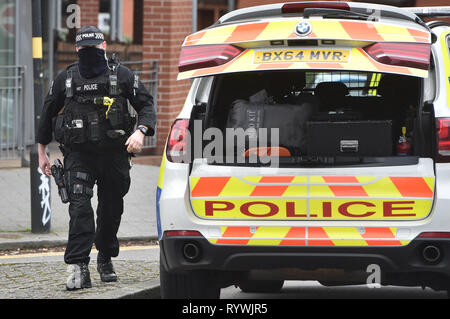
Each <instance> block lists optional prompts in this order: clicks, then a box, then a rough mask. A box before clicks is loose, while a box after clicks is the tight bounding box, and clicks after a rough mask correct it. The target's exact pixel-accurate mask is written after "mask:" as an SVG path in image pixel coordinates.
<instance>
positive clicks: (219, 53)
mask: <svg viewBox="0 0 450 319" xmlns="http://www.w3.org/2000/svg"><path fill="white" fill-rule="evenodd" d="M243 51H244V49H242V48H238V47H235V46H234V45H230V44H214V45H196V46H187V47H182V48H181V54H180V63H179V65H178V70H179V71H180V72H184V71H189V70H194V69H201V68H209V67H213V66H218V65H222V64H225V63H227V62H229V61H231V60H233V59H234V58H235V57H237V56H238V55H239V54H241V53H242V52H243Z"/></svg>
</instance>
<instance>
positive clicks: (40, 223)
mask: <svg viewBox="0 0 450 319" xmlns="http://www.w3.org/2000/svg"><path fill="white" fill-rule="evenodd" d="M50 183H51V181H50V178H49V177H47V176H45V175H44V174H42V171H41V169H40V168H39V156H38V152H37V148H36V147H33V148H32V150H31V152H30V187H31V189H30V194H31V232H32V233H35V234H44V233H49V232H50V225H51V222H50V221H51V206H50V203H51V201H50Z"/></svg>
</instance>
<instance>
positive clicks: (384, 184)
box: [362, 177, 402, 198]
mask: <svg viewBox="0 0 450 319" xmlns="http://www.w3.org/2000/svg"><path fill="white" fill-rule="evenodd" d="M362 187H363V188H364V190H365V191H366V193H367V195H368V197H398V198H402V194H401V193H400V192H399V191H398V189H397V187H395V185H394V183H393V182H392V180H391V179H390V178H389V177H383V178H381V179H379V180H377V181H376V182H375V183H370V184H367V185H362Z"/></svg>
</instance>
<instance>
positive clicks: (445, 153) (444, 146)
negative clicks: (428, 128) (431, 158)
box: [436, 118, 450, 163]
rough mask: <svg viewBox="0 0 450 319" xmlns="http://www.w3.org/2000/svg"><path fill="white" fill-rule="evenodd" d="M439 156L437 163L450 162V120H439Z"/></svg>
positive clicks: (437, 126) (437, 123)
mask: <svg viewBox="0 0 450 319" xmlns="http://www.w3.org/2000/svg"><path fill="white" fill-rule="evenodd" d="M436 130H437V154H436V162H438V163H448V162H450V118H437V119H436Z"/></svg>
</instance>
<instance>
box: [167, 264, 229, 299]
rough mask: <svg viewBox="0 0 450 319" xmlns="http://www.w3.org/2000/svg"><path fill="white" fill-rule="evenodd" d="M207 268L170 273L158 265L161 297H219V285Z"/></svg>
mask: <svg viewBox="0 0 450 319" xmlns="http://www.w3.org/2000/svg"><path fill="white" fill-rule="evenodd" d="M213 273H214V272H212V271H209V270H193V271H187V272H183V273H170V272H168V271H167V270H165V269H164V267H163V266H160V273H159V278H160V289H161V298H162V299H219V298H220V287H219V286H218V285H217V281H216V279H215V278H214V276H213Z"/></svg>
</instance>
